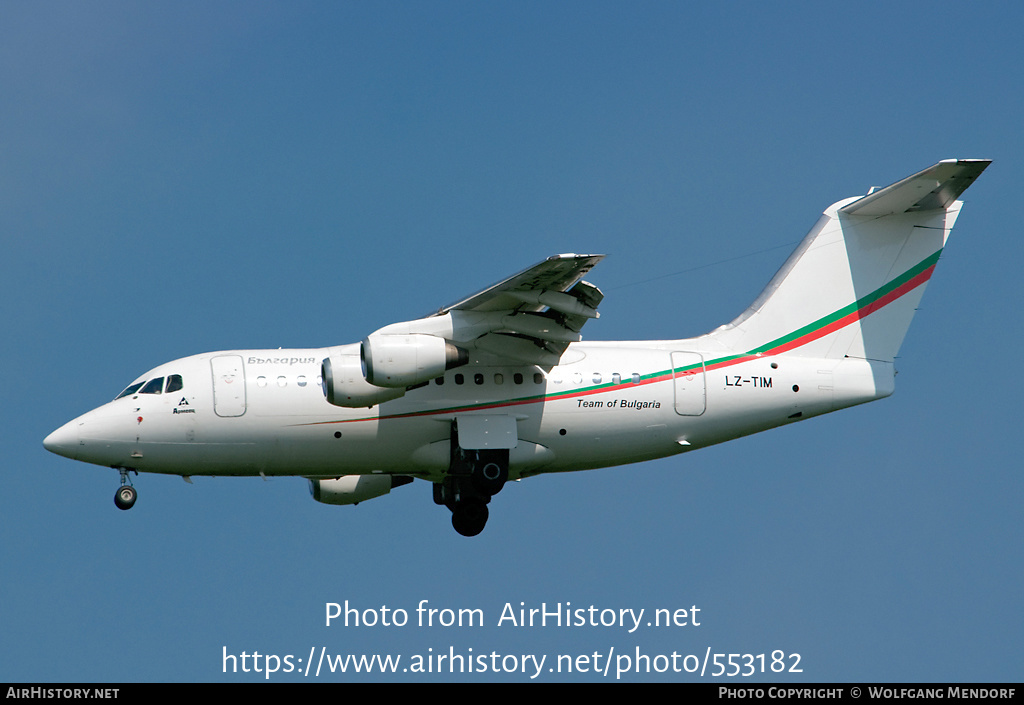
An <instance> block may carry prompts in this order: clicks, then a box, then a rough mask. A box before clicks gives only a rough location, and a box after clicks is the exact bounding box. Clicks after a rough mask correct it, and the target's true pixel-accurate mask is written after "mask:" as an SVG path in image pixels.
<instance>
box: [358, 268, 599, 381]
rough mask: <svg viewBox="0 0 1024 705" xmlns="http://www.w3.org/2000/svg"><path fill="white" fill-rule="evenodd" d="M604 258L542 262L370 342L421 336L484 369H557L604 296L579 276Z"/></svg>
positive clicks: (396, 326) (384, 330) (394, 326)
mask: <svg viewBox="0 0 1024 705" xmlns="http://www.w3.org/2000/svg"><path fill="white" fill-rule="evenodd" d="M603 258H604V255H576V254H563V255H554V256H553V257H548V258H547V259H546V260H544V261H543V262H539V263H537V264H535V265H533V266H532V267H528V268H527V269H524V270H523V271H521V272H519V273H518V274H513V275H512V276H510V277H508V278H507V279H503V280H502V281H500V282H498V283H497V284H493V285H491V286H489V287H487V288H486V289H483V290H482V291H479V292H477V293H475V294H473V295H472V296H468V297H466V298H464V299H462V300H460V301H457V302H456V303H453V304H450V305H448V306H445V307H443V308H441V309H439V310H437V311H435V312H434V313H432V314H430V315H428V316H426V317H425V318H421V319H418V320H416V321H408V322H405V323H396V324H392V325H390V326H386V327H385V328H382V329H380V330H379V331H377V332H376V333H375V334H373V335H371V336H370V343H371V344H372V343H373V342H374V338H375V336H392V335H411V334H412V335H414V334H426V335H429V336H434V337H438V338H444V339H445V340H446V341H447V342H449V343H451V344H452V345H454V346H457V347H458V348H459V349H461V350H464V351H466V352H468V353H469V354H471V355H472V356H473V357H474V358H476V359H478V360H482V361H484V363H485V364H533V365H539V366H542V367H550V366H553V365H556V364H558V361H559V359H560V358H561V356H562V353H564V352H565V350H566V348H568V347H569V344H570V343H574V342H577V341H579V340H580V339H581V336H580V330H581V329H582V328H583V326H584V324H586V322H587V321H589V320H590V319H592V318H597V317H598V313H597V307H598V305H599V304H600V303H601V300H602V299H603V298H604V294H602V293H601V290H600V289H598V288H597V287H596V286H594V285H593V284H590V283H588V282H585V281H583V277H584V275H586V273H587V272H589V271H590V270H591V269H592V268H593V267H594V265H596V264H597V263H598V262H600V261H601V260H602V259H603Z"/></svg>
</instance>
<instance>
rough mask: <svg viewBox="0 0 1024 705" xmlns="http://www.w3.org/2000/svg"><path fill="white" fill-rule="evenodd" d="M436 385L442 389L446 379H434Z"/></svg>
mask: <svg viewBox="0 0 1024 705" xmlns="http://www.w3.org/2000/svg"><path fill="white" fill-rule="evenodd" d="M434 384H436V385H437V386H438V387H440V386H441V385H442V384H444V377H437V378H435V379H434Z"/></svg>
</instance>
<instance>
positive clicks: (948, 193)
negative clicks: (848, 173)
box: [839, 159, 991, 216]
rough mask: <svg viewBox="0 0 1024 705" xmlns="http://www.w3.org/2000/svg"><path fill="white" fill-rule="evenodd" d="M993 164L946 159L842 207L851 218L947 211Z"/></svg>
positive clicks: (988, 161) (843, 211) (977, 160)
mask: <svg viewBox="0 0 1024 705" xmlns="http://www.w3.org/2000/svg"><path fill="white" fill-rule="evenodd" d="M989 164H991V160H989V159H959V160H958V159H947V160H944V161H941V162H939V163H938V164H936V165H934V166H931V167H928V168H927V169H925V170H924V171H921V172H918V173H917V174H914V175H913V176H908V177H907V178H905V179H903V180H902V181H898V182H896V183H895V184H893V185H892V186H886V187H885V188H883V189H881V190H879V191H875V192H874V193H869V194H868V195H867V196H864V197H863V198H859V199H857V200H856V201H854V202H853V203H850V204H848V205H846V206H844V207H842V208H840V209H839V210H840V212H842V213H849V214H850V215H869V216H884V215H892V214H894V213H911V212H914V211H928V210H944V209H946V208H949V206H950V205H952V203H953V202H954V201H956V199H957V198H958V197H959V196H960V194H962V193H963V192H964V191H966V190H967V187H968V186H970V185H971V184H972V183H974V180H975V179H976V178H978V175H979V174H981V172H983V171H984V170H985V167H987V166H988V165H989Z"/></svg>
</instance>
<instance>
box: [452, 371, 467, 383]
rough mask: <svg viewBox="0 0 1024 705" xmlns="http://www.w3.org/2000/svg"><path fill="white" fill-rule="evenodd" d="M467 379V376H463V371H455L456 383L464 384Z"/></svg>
mask: <svg viewBox="0 0 1024 705" xmlns="http://www.w3.org/2000/svg"><path fill="white" fill-rule="evenodd" d="M465 381H466V378H465V377H463V376H462V373H461V372H456V373H455V384H462V383H463V382H465Z"/></svg>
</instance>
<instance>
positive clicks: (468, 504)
mask: <svg viewBox="0 0 1024 705" xmlns="http://www.w3.org/2000/svg"><path fill="white" fill-rule="evenodd" d="M451 449H452V450H451V463H450V465H449V466H448V476H447V477H446V478H445V479H444V481H443V482H438V483H435V484H434V502H435V503H436V504H443V505H445V506H446V507H448V508H449V509H450V510H451V511H452V527H454V528H455V530H456V531H457V532H459V533H460V534H462V535H463V536H476V535H477V534H479V533H480V532H481V531H483V530H484V526H485V525H486V524H487V518H488V516H489V515H490V512H489V511H488V509H487V504H488V503H489V502H490V501H491V497H493V496H494V495H496V494H498V493H499V492H501V488H502V487H504V486H505V482H506V481H508V449H507V448H502V449H492V450H466V449H464V448H461V447H460V446H459V433H458V428H457V427H456V424H455V423H454V422H453V423H452V444H451Z"/></svg>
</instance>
